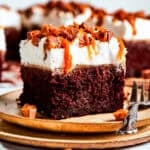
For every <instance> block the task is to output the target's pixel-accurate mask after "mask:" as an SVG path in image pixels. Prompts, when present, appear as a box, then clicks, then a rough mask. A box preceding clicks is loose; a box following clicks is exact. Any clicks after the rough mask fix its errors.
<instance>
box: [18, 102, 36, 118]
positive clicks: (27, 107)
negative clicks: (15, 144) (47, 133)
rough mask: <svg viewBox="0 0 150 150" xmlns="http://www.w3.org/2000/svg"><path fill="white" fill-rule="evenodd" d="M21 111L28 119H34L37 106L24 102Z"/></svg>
mask: <svg viewBox="0 0 150 150" xmlns="http://www.w3.org/2000/svg"><path fill="white" fill-rule="evenodd" d="M21 113H22V115H23V116H24V117H29V118H30V119H34V118H35V117H36V114H37V108H36V106H35V105H31V104H28V103H26V104H24V105H23V107H22V108H21Z"/></svg>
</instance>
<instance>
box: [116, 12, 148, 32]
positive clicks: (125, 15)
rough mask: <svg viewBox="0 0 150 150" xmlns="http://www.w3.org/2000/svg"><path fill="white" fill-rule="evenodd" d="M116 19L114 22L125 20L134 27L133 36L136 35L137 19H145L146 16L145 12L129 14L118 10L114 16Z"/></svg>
mask: <svg viewBox="0 0 150 150" xmlns="http://www.w3.org/2000/svg"><path fill="white" fill-rule="evenodd" d="M113 16H114V18H113V21H115V20H116V19H119V20H121V21H123V20H127V21H128V22H129V23H130V24H131V26H132V33H133V35H135V34H136V32H137V31H136V26H135V20H136V18H137V17H139V18H145V14H144V12H143V11H138V12H135V13H127V12H125V11H124V10H118V11H116V12H115V13H114V14H113Z"/></svg>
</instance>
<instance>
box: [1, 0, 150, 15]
mask: <svg viewBox="0 0 150 150" xmlns="http://www.w3.org/2000/svg"><path fill="white" fill-rule="evenodd" d="M47 1H48V0H0V4H8V5H9V6H11V7H12V8H14V9H16V8H26V7H28V6H30V5H32V4H35V3H39V2H40V3H41V2H42V3H45V2H47ZM62 1H70V0H62ZM74 1H76V2H86V3H90V4H92V5H94V6H96V7H103V8H105V9H106V10H108V11H113V10H116V9H118V8H123V9H125V10H127V11H137V10H145V12H146V13H150V0H74Z"/></svg>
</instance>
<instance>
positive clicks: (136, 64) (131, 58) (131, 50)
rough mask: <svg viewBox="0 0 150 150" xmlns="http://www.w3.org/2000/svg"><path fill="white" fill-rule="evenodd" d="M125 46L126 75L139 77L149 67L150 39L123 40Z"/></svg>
mask: <svg viewBox="0 0 150 150" xmlns="http://www.w3.org/2000/svg"><path fill="white" fill-rule="evenodd" d="M125 45H126V48H127V51H128V53H127V62H126V63H127V66H126V67H127V74H126V75H127V77H133V76H134V77H135V76H136V77H140V76H141V72H142V70H143V69H149V68H150V41H125Z"/></svg>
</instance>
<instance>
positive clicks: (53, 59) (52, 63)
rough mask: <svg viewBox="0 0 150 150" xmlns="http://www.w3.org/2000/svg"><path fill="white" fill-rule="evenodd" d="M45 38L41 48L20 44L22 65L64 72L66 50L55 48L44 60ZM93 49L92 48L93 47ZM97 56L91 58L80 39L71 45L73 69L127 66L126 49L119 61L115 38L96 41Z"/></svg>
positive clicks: (24, 43) (117, 45)
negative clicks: (83, 66)
mask: <svg viewBox="0 0 150 150" xmlns="http://www.w3.org/2000/svg"><path fill="white" fill-rule="evenodd" d="M44 42H45V38H43V39H41V41H40V42H39V46H38V47H36V46H34V45H33V44H32V42H31V41H28V40H23V41H21V44H20V55H21V63H22V64H23V65H35V66H39V67H42V68H47V69H50V70H51V71H56V70H63V68H64V49H63V48H55V49H51V50H48V51H47V58H46V59H45V60H44V59H43V58H44V49H43V44H44ZM91 48H92V46H91ZM96 50H97V54H94V52H93V54H92V57H91V58H89V55H88V54H89V53H88V48H87V46H84V47H82V48H80V47H79V39H78V38H76V39H75V40H74V41H73V42H71V43H70V54H71V56H72V68H75V67H76V66H77V65H93V66H96V65H102V64H114V65H116V66H118V65H119V64H122V65H123V66H124V65H125V54H126V50H125V49H124V52H123V57H122V58H121V60H119V59H117V54H118V51H119V43H118V40H117V39H116V38H114V37H112V38H111V40H110V41H109V42H100V41H96Z"/></svg>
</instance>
